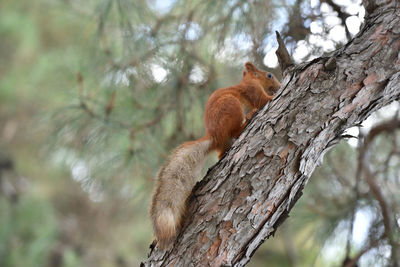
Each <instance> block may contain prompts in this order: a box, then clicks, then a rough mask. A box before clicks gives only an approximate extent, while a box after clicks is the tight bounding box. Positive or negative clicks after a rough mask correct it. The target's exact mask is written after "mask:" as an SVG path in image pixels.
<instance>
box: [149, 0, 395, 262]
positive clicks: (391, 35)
mask: <svg viewBox="0 0 400 267" xmlns="http://www.w3.org/2000/svg"><path fill="white" fill-rule="evenodd" d="M364 2H365V4H368V5H369V2H368V1H364ZM366 9H367V11H368V12H369V14H368V15H367V17H366V22H365V24H364V26H363V28H362V29H361V31H360V32H359V33H358V34H357V36H355V38H354V39H353V40H351V41H350V42H349V43H348V44H347V45H345V46H344V47H343V48H341V49H339V50H337V51H335V52H334V53H332V54H331V56H330V57H323V58H318V59H315V60H313V61H311V62H307V63H303V64H301V65H298V66H295V67H289V68H288V69H287V70H286V71H285V73H284V79H283V81H282V86H281V89H280V90H279V92H278V94H277V95H276V97H275V98H274V100H273V101H272V102H270V103H268V104H267V105H266V106H265V107H264V109H263V110H262V111H260V112H259V113H258V114H257V115H256V116H255V117H254V118H253V119H252V121H251V123H250V124H249V125H248V126H247V127H246V129H245V130H244V132H243V133H242V134H241V136H240V137H239V138H238V140H237V141H236V142H235V143H234V144H233V146H232V148H231V149H230V150H229V152H228V153H227V154H226V155H225V157H224V158H223V159H222V160H220V161H219V162H218V163H217V164H216V165H215V166H214V167H213V168H212V169H210V170H209V172H208V173H207V176H206V177H205V178H204V179H203V180H202V181H201V182H200V183H198V184H197V185H196V187H195V189H194V190H193V193H192V196H191V199H190V201H189V212H188V216H187V220H186V223H185V226H184V228H183V230H182V233H181V234H180V235H179V237H178V239H177V240H176V242H175V244H174V247H173V248H172V250H170V251H160V250H159V249H158V248H157V247H156V248H154V249H152V251H151V252H150V255H149V258H148V259H147V261H146V262H145V263H143V265H144V266H243V265H245V264H246V263H247V262H248V261H249V260H250V258H251V256H252V255H253V254H254V252H255V251H256V249H257V248H258V247H259V246H260V245H261V244H262V243H263V242H264V240H265V239H267V238H269V237H270V236H271V234H273V233H274V232H275V231H276V229H277V227H278V226H279V224H280V222H282V221H283V220H284V219H285V218H286V216H287V214H288V212H289V210H290V209H291V207H292V206H293V205H294V204H295V203H296V201H297V199H298V198H299V197H300V195H301V192H302V189H303V187H304V185H305V184H306V183H307V180H308V179H309V177H310V176H311V174H312V172H313V171H314V168H315V167H316V165H317V164H318V162H319V161H320V160H321V159H322V157H323V155H324V153H325V152H326V151H327V150H328V148H329V147H330V146H332V145H334V144H335V143H337V142H338V140H340V138H341V135H342V133H343V131H345V130H346V129H348V128H349V127H352V126H354V125H357V124H359V123H361V122H362V121H363V120H364V119H365V118H367V116H368V115H369V114H371V113H372V112H373V111H375V110H377V109H378V108H380V107H383V106H385V105H387V104H389V103H390V102H392V101H394V100H398V99H399V98H400V53H399V51H400V7H399V4H398V2H397V1H395V0H392V1H390V0H388V1H378V4H374V5H369V6H367V8H366ZM271 242H273V241H271Z"/></svg>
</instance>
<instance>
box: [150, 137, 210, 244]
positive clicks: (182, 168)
mask: <svg viewBox="0 0 400 267" xmlns="http://www.w3.org/2000/svg"><path fill="white" fill-rule="evenodd" d="M211 145H212V141H211V139H210V138H209V137H208V136H205V137H203V138H201V139H199V140H196V141H192V142H186V143H183V144H182V145H180V146H179V147H177V148H176V149H175V150H174V151H173V152H172V154H171V155H170V156H169V158H168V160H167V162H166V163H165V165H164V166H163V167H162V168H161V169H160V171H159V172H158V177H157V186H156V190H155V193H154V195H153V199H152V203H151V208H150V215H151V220H152V223H153V228H154V233H155V235H156V238H157V243H158V245H159V246H160V247H161V248H162V249H166V248H168V247H169V246H170V245H171V244H172V242H173V241H174V240H175V237H176V236H177V234H178V232H179V230H180V227H181V224H182V220H183V216H184V213H185V212H186V200H187V198H188V197H189V195H190V193H191V192H192V189H193V187H194V185H195V184H196V181H197V179H198V178H199V177H198V176H199V174H200V172H201V168H202V166H203V163H204V160H205V158H206V156H207V154H208V153H209V152H210V149H211Z"/></svg>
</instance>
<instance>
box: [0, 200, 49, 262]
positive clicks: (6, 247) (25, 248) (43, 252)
mask: <svg viewBox="0 0 400 267" xmlns="http://www.w3.org/2000/svg"><path fill="white" fill-rule="evenodd" d="M0 213H1V215H2V216H1V218H0V255H1V256H0V265H1V266H43V265H45V264H46V263H47V257H48V255H49V253H50V252H51V250H52V247H53V245H54V244H55V242H56V237H57V221H56V218H55V214H54V211H53V209H52V207H51V205H50V203H48V201H47V199H39V198H38V197H37V196H35V195H33V196H32V195H25V196H23V197H22V198H20V199H19V201H18V202H17V203H15V204H10V203H8V202H7V201H6V200H5V199H4V198H0Z"/></svg>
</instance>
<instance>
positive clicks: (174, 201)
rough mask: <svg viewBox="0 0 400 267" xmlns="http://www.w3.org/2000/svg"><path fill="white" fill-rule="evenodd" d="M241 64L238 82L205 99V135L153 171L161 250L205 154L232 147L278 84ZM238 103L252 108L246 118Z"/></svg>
mask: <svg viewBox="0 0 400 267" xmlns="http://www.w3.org/2000/svg"><path fill="white" fill-rule="evenodd" d="M245 68H246V70H245V71H244V72H243V78H242V81H241V82H240V83H239V84H237V85H235V86H231V87H226V88H221V89H218V90H216V91H215V92H214V93H212V94H211V96H210V98H209V99H208V100H207V103H206V107H205V114H204V124H205V128H206V135H205V136H203V137H202V138H200V139H198V140H196V141H190V142H186V143H183V144H181V145H180V146H178V147H177V148H176V149H175V150H174V151H173V152H172V153H171V155H170V156H169V157H168V160H167V162H166V163H165V164H164V166H163V167H162V168H161V169H160V171H159V172H158V177H157V186H156V190H155V192H154V195H153V199H152V203H151V208H150V215H151V220H152V223H153V229H154V232H155V236H156V239H157V243H158V245H159V247H160V248H161V249H167V248H169V247H170V246H171V245H172V243H173V242H174V240H175V238H176V236H177V235H178V233H179V230H180V228H181V226H182V222H183V217H184V214H185V211H186V201H187V198H188V197H189V195H190V193H191V191H192V189H193V187H194V185H195V184H196V181H197V178H198V176H199V174H200V171H201V168H202V166H203V163H204V160H205V158H206V156H207V155H208V154H209V153H210V152H212V151H217V152H219V158H221V157H222V156H223V154H224V153H225V151H227V150H228V149H229V147H230V146H231V144H232V142H233V141H232V139H233V138H238V137H239V134H240V133H241V131H242V130H243V128H244V127H245V126H246V124H247V121H248V119H250V117H251V115H253V113H254V112H255V111H257V110H259V109H261V108H262V107H264V105H265V104H266V103H267V102H268V101H271V100H272V98H273V94H275V92H276V91H277V90H278V89H279V86H280V83H279V81H278V80H277V79H276V78H275V76H274V75H273V74H272V73H269V72H266V71H263V70H259V69H257V68H256V67H255V66H254V65H253V64H252V63H250V62H247V63H246V64H245ZM267 92H268V94H267ZM243 105H244V106H245V107H246V108H248V109H249V110H251V112H250V113H249V114H248V115H247V116H246V120H245V115H244V109H243Z"/></svg>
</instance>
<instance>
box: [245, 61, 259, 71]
mask: <svg viewBox="0 0 400 267" xmlns="http://www.w3.org/2000/svg"><path fill="white" fill-rule="evenodd" d="M244 66H245V67H246V69H247V70H248V71H250V72H256V71H257V68H256V66H254V65H253V63H251V62H246V64H244Z"/></svg>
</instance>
